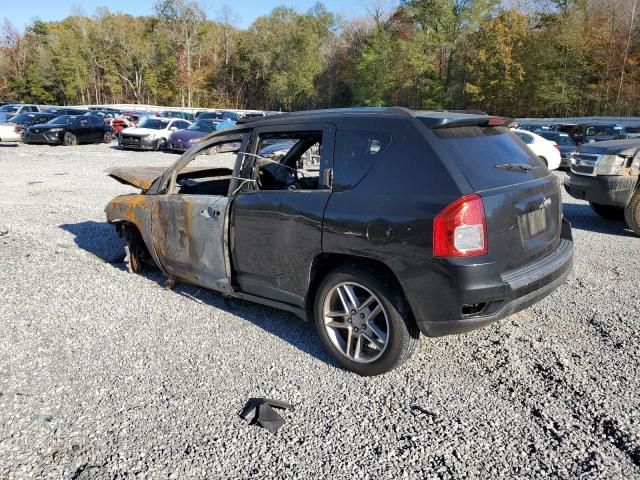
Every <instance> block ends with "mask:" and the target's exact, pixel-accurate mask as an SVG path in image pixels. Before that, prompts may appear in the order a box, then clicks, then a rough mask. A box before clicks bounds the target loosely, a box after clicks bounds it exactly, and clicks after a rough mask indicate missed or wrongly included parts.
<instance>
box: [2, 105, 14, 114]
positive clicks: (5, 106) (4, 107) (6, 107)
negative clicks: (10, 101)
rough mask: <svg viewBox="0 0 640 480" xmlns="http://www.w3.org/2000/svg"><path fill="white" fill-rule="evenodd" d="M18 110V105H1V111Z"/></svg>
mask: <svg viewBox="0 0 640 480" xmlns="http://www.w3.org/2000/svg"><path fill="white" fill-rule="evenodd" d="M17 111H18V107H17V106H16V105H3V106H2V107H0V112H5V113H6V112H8V113H15V112H17Z"/></svg>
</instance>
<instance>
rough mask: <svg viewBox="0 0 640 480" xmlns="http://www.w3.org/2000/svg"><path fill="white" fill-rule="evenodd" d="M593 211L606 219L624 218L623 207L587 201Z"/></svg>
mask: <svg viewBox="0 0 640 480" xmlns="http://www.w3.org/2000/svg"><path fill="white" fill-rule="evenodd" d="M589 205H590V206H591V208H592V209H593V211H594V212H596V213H597V214H598V215H600V216H601V217H602V218H606V219H607V220H624V211H625V210H624V208H623V207H615V206H613V205H602V204H600V203H589Z"/></svg>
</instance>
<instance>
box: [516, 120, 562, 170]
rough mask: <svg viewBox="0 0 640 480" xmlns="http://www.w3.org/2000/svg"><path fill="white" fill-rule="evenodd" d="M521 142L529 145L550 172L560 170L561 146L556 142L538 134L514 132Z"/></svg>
mask: <svg viewBox="0 0 640 480" xmlns="http://www.w3.org/2000/svg"><path fill="white" fill-rule="evenodd" d="M512 132H513V133H515V134H516V135H517V136H518V137H519V138H520V140H522V141H523V142H524V143H526V144H527V147H529V148H530V149H531V150H532V151H533V153H534V154H535V155H536V156H537V157H538V158H539V159H540V160H542V161H543V162H544V163H545V164H546V165H547V168H548V169H549V170H557V169H558V168H560V161H561V158H560V146H559V145H558V144H557V143H556V142H552V141H551V140H547V139H546V138H543V137H541V136H540V135H538V134H535V133H532V132H529V131H527V130H517V129H516V130H512Z"/></svg>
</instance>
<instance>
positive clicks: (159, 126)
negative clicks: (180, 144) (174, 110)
mask: <svg viewBox="0 0 640 480" xmlns="http://www.w3.org/2000/svg"><path fill="white" fill-rule="evenodd" d="M167 125H169V120H158V119H155V118H149V119H147V120H145V121H144V122H142V123H141V124H140V125H139V126H140V128H151V129H153V130H164V129H165V128H167Z"/></svg>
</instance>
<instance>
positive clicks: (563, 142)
mask: <svg viewBox="0 0 640 480" xmlns="http://www.w3.org/2000/svg"><path fill="white" fill-rule="evenodd" d="M534 133H536V134H538V135H540V136H541V137H542V138H546V139H547V140H549V141H551V142H553V143H555V144H556V145H558V147H559V148H560V168H571V157H572V156H573V154H574V153H575V151H576V148H577V147H576V143H575V142H574V141H573V138H571V135H569V134H568V133H563V132H555V131H549V130H537V131H535V132H534Z"/></svg>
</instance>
